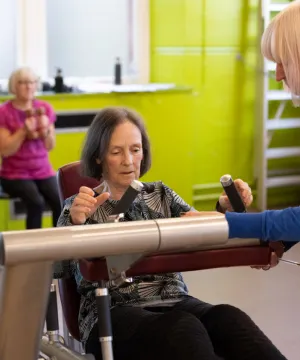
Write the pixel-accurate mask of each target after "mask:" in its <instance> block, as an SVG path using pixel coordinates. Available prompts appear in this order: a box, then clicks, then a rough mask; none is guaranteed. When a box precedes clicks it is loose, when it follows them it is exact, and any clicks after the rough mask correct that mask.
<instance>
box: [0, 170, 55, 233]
mask: <svg viewBox="0 0 300 360" xmlns="http://www.w3.org/2000/svg"><path fill="white" fill-rule="evenodd" d="M1 185H2V188H3V191H4V192H5V193H7V194H8V195H9V196H10V197H15V198H20V199H21V200H22V201H23V202H24V204H25V206H26V210H27V217H26V229H39V228H41V227H42V218H43V211H44V209H45V203H47V204H48V206H49V207H50V209H51V211H52V222H53V226H54V227H55V226H56V224H57V220H58V218H59V216H60V213H61V206H60V201H59V195H58V187H57V182H56V177H55V176H51V177H50V178H47V179H42V180H21V179H20V180H19V179H17V180H10V179H3V178H2V179H1Z"/></svg>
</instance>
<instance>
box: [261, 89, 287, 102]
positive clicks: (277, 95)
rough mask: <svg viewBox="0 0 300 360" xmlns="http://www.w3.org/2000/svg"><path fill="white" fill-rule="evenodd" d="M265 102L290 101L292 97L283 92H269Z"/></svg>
mask: <svg viewBox="0 0 300 360" xmlns="http://www.w3.org/2000/svg"><path fill="white" fill-rule="evenodd" d="M267 100H269V101H276V100H279V101H284V100H292V95H291V94H290V93H289V92H287V91H284V90H269V91H268V92H267Z"/></svg>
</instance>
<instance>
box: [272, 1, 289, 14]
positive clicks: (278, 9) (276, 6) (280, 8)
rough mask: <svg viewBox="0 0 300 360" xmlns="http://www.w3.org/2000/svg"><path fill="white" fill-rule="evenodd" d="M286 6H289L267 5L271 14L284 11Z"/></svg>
mask: <svg viewBox="0 0 300 360" xmlns="http://www.w3.org/2000/svg"><path fill="white" fill-rule="evenodd" d="M288 5H290V4H289V3H281V4H270V5H269V9H270V11H273V12H275V11H276V12H279V11H282V10H284V9H285V8H286V7H287V6H288Z"/></svg>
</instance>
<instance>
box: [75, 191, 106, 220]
mask: <svg viewBox="0 0 300 360" xmlns="http://www.w3.org/2000/svg"><path fill="white" fill-rule="evenodd" d="M94 196H95V193H94V191H93V190H92V189H90V188H88V187H86V186H82V187H81V188H80V189H79V193H78V195H77V196H76V197H75V199H74V201H73V204H72V206H71V208H70V216H71V221H72V224H74V225H83V224H84V223H85V222H86V220H87V219H88V218H89V217H91V216H92V215H93V214H94V212H95V211H96V210H97V209H98V207H99V206H100V205H102V204H103V203H105V201H106V200H107V199H108V198H109V196H110V194H109V193H108V192H104V193H102V194H101V195H98V196H97V197H94Z"/></svg>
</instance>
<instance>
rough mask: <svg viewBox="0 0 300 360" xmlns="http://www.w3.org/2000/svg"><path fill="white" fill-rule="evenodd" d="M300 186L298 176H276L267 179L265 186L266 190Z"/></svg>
mask: <svg viewBox="0 0 300 360" xmlns="http://www.w3.org/2000/svg"><path fill="white" fill-rule="evenodd" d="M298 185H299V186H300V175H289V176H276V177H273V178H268V179H267V182H266V186H267V188H268V189H270V188H276V187H284V186H298Z"/></svg>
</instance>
